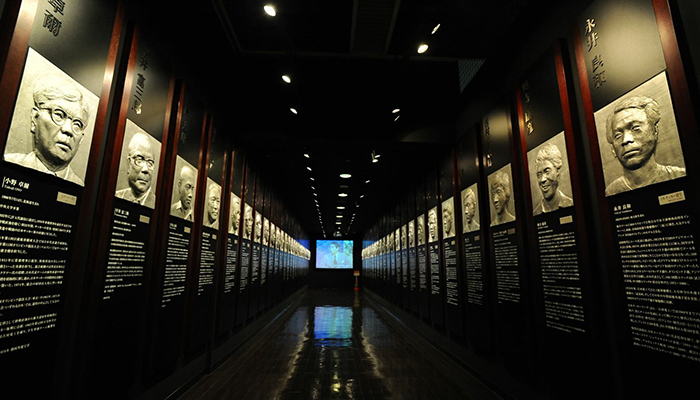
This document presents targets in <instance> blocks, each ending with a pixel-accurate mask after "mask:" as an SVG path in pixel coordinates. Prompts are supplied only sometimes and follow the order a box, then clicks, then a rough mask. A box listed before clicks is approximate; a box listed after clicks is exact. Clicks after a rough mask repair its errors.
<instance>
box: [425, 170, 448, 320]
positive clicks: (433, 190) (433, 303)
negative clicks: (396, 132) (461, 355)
mask: <svg viewBox="0 0 700 400" xmlns="http://www.w3.org/2000/svg"><path fill="white" fill-rule="evenodd" d="M437 186H438V180H437V171H432V172H431V173H428V174H427V176H426V185H425V200H426V205H427V207H428V220H427V222H426V223H427V227H426V228H427V234H428V242H427V246H428V254H427V261H428V268H429V270H430V273H429V275H430V321H431V322H432V323H433V324H435V325H437V326H440V327H442V326H443V323H444V318H445V316H444V308H445V307H444V305H443V297H444V288H443V286H444V283H443V282H444V271H443V268H442V257H441V254H440V253H441V251H440V239H441V237H442V229H440V228H441V226H440V222H441V219H442V218H441V216H442V212H441V210H442V205H441V204H439V203H438V187H437Z"/></svg>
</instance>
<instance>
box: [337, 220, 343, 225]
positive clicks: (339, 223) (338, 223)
mask: <svg viewBox="0 0 700 400" xmlns="http://www.w3.org/2000/svg"><path fill="white" fill-rule="evenodd" d="M335 224H336V225H342V224H343V223H342V222H340V221H338V222H336V223H335Z"/></svg>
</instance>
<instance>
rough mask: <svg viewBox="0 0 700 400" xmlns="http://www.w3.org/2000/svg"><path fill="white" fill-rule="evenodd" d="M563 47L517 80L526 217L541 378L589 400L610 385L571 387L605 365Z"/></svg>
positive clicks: (556, 389)
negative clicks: (593, 299)
mask: <svg viewBox="0 0 700 400" xmlns="http://www.w3.org/2000/svg"><path fill="white" fill-rule="evenodd" d="M561 51H562V49H561V47H560V45H559V44H557V45H555V46H554V47H553V48H552V49H550V50H549V51H548V52H547V53H545V54H544V55H543V56H542V57H541V58H540V59H539V60H538V61H537V62H536V63H535V64H534V65H533V66H532V67H531V68H530V69H529V70H528V71H527V72H526V73H525V74H524V75H523V76H522V77H521V79H520V82H519V87H518V92H519V96H518V115H519V123H520V146H521V154H522V159H523V166H524V171H527V172H526V173H525V174H524V178H525V186H526V187H527V188H528V189H529V190H528V193H529V194H530V196H529V197H527V198H526V201H527V205H526V210H532V211H531V213H525V214H526V215H525V217H526V219H527V221H528V226H527V229H528V231H529V243H530V244H529V248H530V249H531V253H530V254H531V259H532V265H533V266H534V275H535V276H536V281H537V282H536V287H535V292H534V293H535V298H536V299H537V307H538V308H537V311H536V312H537V317H538V322H539V333H538V335H537V336H538V338H539V340H540V345H541V348H542V365H543V376H544V378H545V379H546V381H548V384H549V386H550V390H551V391H552V392H553V396H555V397H561V396H568V397H572V398H574V397H576V398H591V397H599V396H602V395H603V392H605V393H607V392H608V391H609V390H610V387H606V385H605V384H602V383H601V384H600V385H594V386H592V385H583V386H584V387H582V389H581V390H580V391H578V392H577V393H575V394H572V393H571V390H570V388H571V387H572V386H580V385H581V383H582V382H585V381H586V380H588V379H593V375H592V371H601V370H602V366H601V365H598V363H597V362H596V358H597V355H598V354H599V350H598V346H596V344H595V343H594V342H593V341H594V337H595V334H594V333H593V332H592V329H593V326H594V324H593V321H592V318H593V313H592V307H591V305H590V303H591V293H592V292H593V289H592V287H591V284H590V273H589V262H588V243H587V241H586V235H585V232H586V225H585V220H584V218H583V209H582V206H581V204H582V199H581V190H580V183H579V175H578V173H577V172H578V170H579V169H578V165H577V163H576V148H575V146H574V145H575V143H574V133H573V132H572V129H573V125H572V122H571V118H570V109H569V100H568V94H567V82H566V78H565V77H566V74H565V71H564V63H563V57H562V53H561ZM572 171H573V172H572ZM563 349H567V351H562V350H563ZM562 366H567V367H566V368H562ZM594 374H595V376H596V377H597V376H599V372H595V373H594ZM596 391H600V392H599V393H597V392H596Z"/></svg>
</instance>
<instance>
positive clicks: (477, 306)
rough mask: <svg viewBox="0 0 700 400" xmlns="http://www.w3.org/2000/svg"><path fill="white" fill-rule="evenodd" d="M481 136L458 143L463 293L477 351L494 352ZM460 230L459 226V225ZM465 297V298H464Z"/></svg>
mask: <svg viewBox="0 0 700 400" xmlns="http://www.w3.org/2000/svg"><path fill="white" fill-rule="evenodd" d="M479 138H480V135H479V134H478V132H477V129H476V128H472V129H470V130H468V131H467V133H466V134H465V135H464V137H463V138H462V140H461V141H460V143H459V144H458V168H459V174H458V177H459V186H458V187H459V188H460V198H461V199H460V200H461V203H460V204H461V206H460V207H461V209H460V211H459V212H460V214H461V217H462V226H461V230H462V246H463V249H462V265H461V266H460V268H461V269H462V274H463V276H464V279H462V282H464V283H465V285H466V289H465V290H464V294H463V296H464V297H466V300H465V302H464V307H463V309H464V314H465V325H466V326H467V338H468V339H469V341H470V342H471V343H472V344H473V348H474V350H475V352H476V353H479V354H486V355H488V354H490V353H491V347H492V338H493V319H492V314H491V313H490V311H489V310H490V307H491V301H490V300H491V298H492V296H491V291H490V288H491V285H492V282H491V280H490V279H489V278H490V276H491V275H490V274H489V273H488V268H487V265H488V263H487V259H486V257H487V255H486V240H485V237H486V231H487V228H488V224H486V223H483V222H485V221H488V220H489V214H488V212H489V211H490V210H489V207H487V206H485V205H486V204H488V203H489V202H490V200H489V199H488V195H487V193H488V190H487V188H486V186H485V185H484V180H483V179H482V178H481V176H482V175H481V172H480V169H481V166H482V164H481V163H480V161H479V155H478V151H477V148H478V144H479V143H478V142H479ZM458 229H459V228H458ZM464 297H463V298H464Z"/></svg>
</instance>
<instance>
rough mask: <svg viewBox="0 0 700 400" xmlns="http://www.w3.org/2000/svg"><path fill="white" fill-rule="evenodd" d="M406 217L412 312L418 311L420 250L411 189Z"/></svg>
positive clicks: (413, 193) (414, 201)
mask: <svg viewBox="0 0 700 400" xmlns="http://www.w3.org/2000/svg"><path fill="white" fill-rule="evenodd" d="M406 218H407V219H408V224H407V233H406V235H407V236H408V239H407V240H408V289H409V293H408V297H409V308H410V310H411V311H412V312H414V313H417V312H418V271H417V267H418V251H417V246H416V196H415V191H414V190H411V191H410V192H409V194H408V195H407V196H406Z"/></svg>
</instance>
